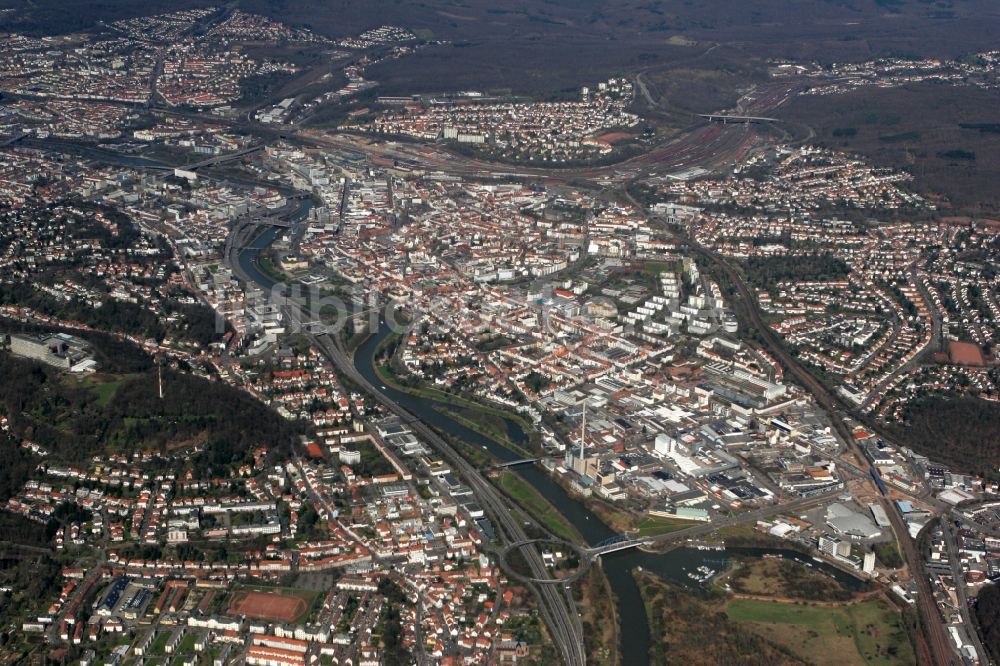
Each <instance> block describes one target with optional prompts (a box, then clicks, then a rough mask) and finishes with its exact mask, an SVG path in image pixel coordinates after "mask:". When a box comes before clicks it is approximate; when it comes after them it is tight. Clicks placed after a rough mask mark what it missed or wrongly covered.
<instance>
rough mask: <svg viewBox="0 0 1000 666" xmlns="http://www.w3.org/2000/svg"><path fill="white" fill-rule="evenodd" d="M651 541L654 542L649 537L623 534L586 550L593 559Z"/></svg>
mask: <svg viewBox="0 0 1000 666" xmlns="http://www.w3.org/2000/svg"><path fill="white" fill-rule="evenodd" d="M649 543H652V542H651V541H650V540H649V539H639V538H633V537H627V536H624V535H622V536H616V537H611V538H610V539H605V540H604V541H602V542H601V543H599V544H597V545H596V546H593V547H592V548H587V549H586V550H585V552H586V553H587V555H588V556H589V557H590V558H591V559H596V558H598V557H600V556H601V555H607V554H608V553H616V552H618V551H619V550H627V549H629V548H638V547H639V546H645V545H647V544H649Z"/></svg>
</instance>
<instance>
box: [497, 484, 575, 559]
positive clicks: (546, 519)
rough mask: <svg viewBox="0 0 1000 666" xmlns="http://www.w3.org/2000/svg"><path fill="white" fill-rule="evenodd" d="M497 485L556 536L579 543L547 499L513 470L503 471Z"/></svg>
mask: <svg viewBox="0 0 1000 666" xmlns="http://www.w3.org/2000/svg"><path fill="white" fill-rule="evenodd" d="M497 485H499V486H500V488H502V489H503V491H504V492H505V493H507V494H508V495H510V496H511V497H512V498H514V501H516V502H517V503H518V504H520V505H521V506H522V507H524V509H525V510H526V511H527V512H528V513H530V514H531V516H532V517H533V518H534V519H535V520H537V521H539V522H540V523H542V524H543V525H544V526H545V527H546V528H547V529H548V530H549V531H550V532H552V533H553V534H555V535H556V536H557V537H560V538H562V539H566V540H567V541H572V542H573V543H580V542H581V538H580V535H579V534H577V532H576V530H575V529H574V528H573V526H572V525H571V524H570V523H569V521H567V520H566V519H565V518H564V517H563V515H562V514H561V513H559V511H558V510H557V509H556V508H555V507H554V506H552V505H551V504H550V503H549V501H548V500H546V499H545V498H544V497H542V496H541V495H540V494H539V493H538V491H537V490H535V489H534V488H533V487H532V486H531V484H529V483H528V482H527V481H525V480H524V479H522V478H521V477H520V476H518V475H517V474H516V473H514V472H504V473H503V474H502V475H501V476H500V478H499V479H498V480H497Z"/></svg>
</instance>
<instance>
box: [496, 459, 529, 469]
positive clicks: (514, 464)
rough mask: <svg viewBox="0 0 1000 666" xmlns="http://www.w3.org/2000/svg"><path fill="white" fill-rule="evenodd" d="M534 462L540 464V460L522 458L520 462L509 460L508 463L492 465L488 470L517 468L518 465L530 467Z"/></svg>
mask: <svg viewBox="0 0 1000 666" xmlns="http://www.w3.org/2000/svg"><path fill="white" fill-rule="evenodd" d="M534 462H538V458H521V459H519V460H508V461H507V462H502V463H497V464H495V465H490V466H489V467H487V468H486V469H487V470H491V469H503V468H505V467H517V466H518V465H530V464H531V463H534Z"/></svg>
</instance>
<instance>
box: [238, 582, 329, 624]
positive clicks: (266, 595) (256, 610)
mask: <svg viewBox="0 0 1000 666" xmlns="http://www.w3.org/2000/svg"><path fill="white" fill-rule="evenodd" d="M310 596H311V594H310V593H308V592H304V593H295V592H260V591H257V590H238V591H236V592H234V593H233V595H232V597H230V599H229V609H228V611H227V614H228V615H243V616H245V617H252V618H256V619H260V620H272V621H274V622H296V621H298V620H299V619H300V618H302V617H303V616H304V615H305V614H306V613H308V612H309V607H310V606H311V605H312V604H311V598H310Z"/></svg>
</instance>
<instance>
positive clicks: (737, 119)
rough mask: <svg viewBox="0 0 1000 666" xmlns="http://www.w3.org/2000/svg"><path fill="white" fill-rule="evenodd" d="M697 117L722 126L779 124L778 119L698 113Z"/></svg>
mask: <svg viewBox="0 0 1000 666" xmlns="http://www.w3.org/2000/svg"><path fill="white" fill-rule="evenodd" d="M698 116H699V117H701V118H704V119H705V120H707V121H709V122H710V123H722V124H723V125H727V124H729V123H736V124H744V125H749V124H751V123H753V124H758V123H780V122H781V120H779V119H778V118H767V117H764V116H730V115H726V114H723V113H699V114H698Z"/></svg>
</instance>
